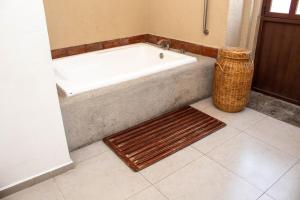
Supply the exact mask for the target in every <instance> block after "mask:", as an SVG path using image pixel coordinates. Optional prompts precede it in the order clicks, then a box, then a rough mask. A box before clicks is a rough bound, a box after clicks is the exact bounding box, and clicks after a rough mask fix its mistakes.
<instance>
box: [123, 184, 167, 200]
mask: <svg viewBox="0 0 300 200" xmlns="http://www.w3.org/2000/svg"><path fill="white" fill-rule="evenodd" d="M128 200H168V199H167V198H166V197H164V196H163V195H162V194H161V193H160V192H159V191H158V190H157V189H155V188H154V187H153V186H152V187H149V188H147V189H146V190H143V191H142V192H140V193H138V194H136V195H134V196H132V197H130V198H129V199H128Z"/></svg>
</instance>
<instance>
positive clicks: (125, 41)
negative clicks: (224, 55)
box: [51, 34, 218, 59]
mask: <svg viewBox="0 0 300 200" xmlns="http://www.w3.org/2000/svg"><path fill="white" fill-rule="evenodd" d="M161 39H167V40H170V41H171V48H173V49H184V50H185V51H187V52H191V53H194V54H199V55H203V56H208V57H213V58H216V57H217V55H218V49H216V48H212V47H207V46H203V45H199V44H194V43H190V42H185V41H181V40H176V39H171V38H166V37H161V36H156V35H151V34H143V35H137V36H132V37H126V38H120V39H115V40H108V41H102V42H96V43H91V44H83V45H78V46H73V47H66V48H62V49H54V50H52V51H51V55H52V59H56V58H62V57H67V56H72V55H77V54H82V53H87V52H91V51H98V50H103V49H109V48H113V47H120V46H125V45H129V44H136V43H145V42H148V43H152V44H157V42H158V41H159V40H161Z"/></svg>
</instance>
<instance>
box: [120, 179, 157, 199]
mask: <svg viewBox="0 0 300 200" xmlns="http://www.w3.org/2000/svg"><path fill="white" fill-rule="evenodd" d="M151 187H152V184H151V183H150V185H149V186H147V187H146V188H144V189H142V190H140V191H138V192H136V193H134V194H132V195H129V197H126V198H125V200H128V199H130V198H131V197H134V196H135V195H138V194H140V193H141V192H144V191H146V190H147V189H149V188H151Z"/></svg>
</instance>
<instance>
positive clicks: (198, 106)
mask: <svg viewBox="0 0 300 200" xmlns="http://www.w3.org/2000/svg"><path fill="white" fill-rule="evenodd" d="M191 106H192V107H194V108H196V109H198V110H200V111H201V110H204V109H205V108H207V107H211V106H212V98H206V99H203V100H201V101H198V102H197V103H194V104H192V105H191Z"/></svg>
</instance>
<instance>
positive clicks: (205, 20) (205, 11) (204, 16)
mask: <svg viewBox="0 0 300 200" xmlns="http://www.w3.org/2000/svg"><path fill="white" fill-rule="evenodd" d="M207 17H208V0H204V12H203V33H204V34H205V35H208V34H209V30H208V28H207Z"/></svg>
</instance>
